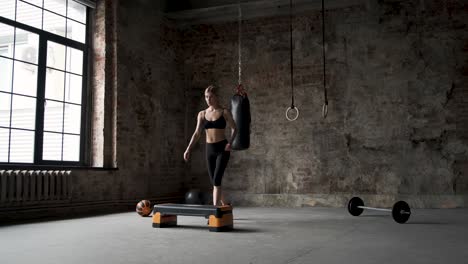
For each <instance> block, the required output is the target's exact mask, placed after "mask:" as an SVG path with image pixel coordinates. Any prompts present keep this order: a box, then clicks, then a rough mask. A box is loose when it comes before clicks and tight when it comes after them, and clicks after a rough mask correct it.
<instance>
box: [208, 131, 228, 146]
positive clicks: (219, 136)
mask: <svg viewBox="0 0 468 264" xmlns="http://www.w3.org/2000/svg"><path fill="white" fill-rule="evenodd" d="M224 131H225V129H217V128H210V129H207V130H205V132H206V143H216V142H220V141H223V140H225V139H226V135H225V134H224Z"/></svg>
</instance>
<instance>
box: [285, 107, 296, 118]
mask: <svg viewBox="0 0 468 264" xmlns="http://www.w3.org/2000/svg"><path fill="white" fill-rule="evenodd" d="M291 110H296V117H294V118H290V117H289V116H288V113H289V111H291ZM298 117H299V109H298V108H297V107H295V106H293V107H291V106H290V107H288V109H287V110H286V119H287V120H289V121H294V120H296V119H297V118H298Z"/></svg>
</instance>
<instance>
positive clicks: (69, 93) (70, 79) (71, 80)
mask: <svg viewBox="0 0 468 264" xmlns="http://www.w3.org/2000/svg"><path fill="white" fill-rule="evenodd" d="M82 84H83V79H82V77H81V76H77V75H74V74H70V73H67V83H66V85H65V102H70V103H75V104H81V89H82V88H81V87H82Z"/></svg>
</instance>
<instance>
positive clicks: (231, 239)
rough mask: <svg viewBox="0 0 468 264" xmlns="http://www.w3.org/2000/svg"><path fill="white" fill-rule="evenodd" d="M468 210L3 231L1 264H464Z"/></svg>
mask: <svg viewBox="0 0 468 264" xmlns="http://www.w3.org/2000/svg"><path fill="white" fill-rule="evenodd" d="M467 220H468V209H432V210H429V209H428V210H426V209H416V210H413V214H412V216H411V219H410V220H409V221H408V223H406V224H397V223H395V222H394V221H393V220H392V218H391V217H390V216H388V215H387V214H386V213H385V212H374V211H367V212H364V214H363V215H361V216H359V217H353V216H351V215H349V214H348V212H347V211H346V209H345V208H251V207H249V208H247V207H246V208H241V207H238V208H234V225H235V231H233V232H229V233H214V232H209V231H208V229H207V226H206V220H205V219H204V218H202V217H189V216H179V218H178V221H179V227H175V228H165V229H156V228H152V227H151V223H152V220H151V217H145V218H143V217H140V216H138V215H137V214H136V213H120V214H112V215H104V216H95V217H87V218H77V219H67V220H59V221H49V222H39V223H29V224H19V225H13V226H3V227H0V263H2V264H10V263H11V264H13V263H14V264H19V263H28V264H30V263H47V264H53V263H60V264H63V263H80V264H83V263H112V264H118V263H158V264H161V263H236V264H238V263H268V264H272V263H320V264H324V263H359V264H363V263H392V264H394V263H425V264H428V263H468V221H467Z"/></svg>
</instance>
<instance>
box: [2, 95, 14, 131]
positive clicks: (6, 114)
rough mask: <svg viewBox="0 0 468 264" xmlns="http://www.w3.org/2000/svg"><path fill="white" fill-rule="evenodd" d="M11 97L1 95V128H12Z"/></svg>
mask: <svg viewBox="0 0 468 264" xmlns="http://www.w3.org/2000/svg"><path fill="white" fill-rule="evenodd" d="M10 105H11V95H10V94H7V93H0V126H4V127H10Z"/></svg>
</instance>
